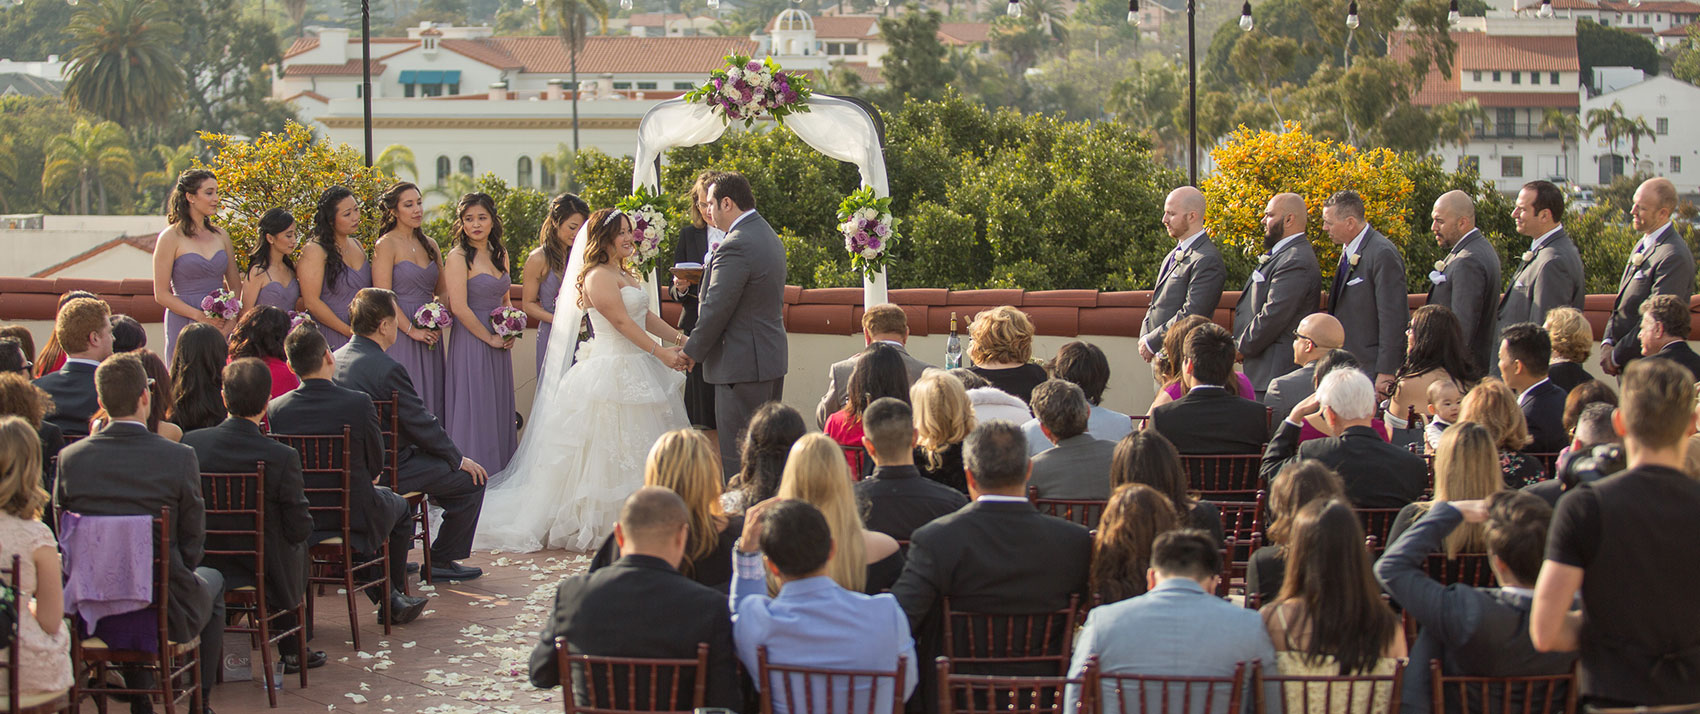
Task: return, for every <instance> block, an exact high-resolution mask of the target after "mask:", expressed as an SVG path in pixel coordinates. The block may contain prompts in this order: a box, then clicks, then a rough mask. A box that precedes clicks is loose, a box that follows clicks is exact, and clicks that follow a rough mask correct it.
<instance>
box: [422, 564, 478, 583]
mask: <svg viewBox="0 0 1700 714" xmlns="http://www.w3.org/2000/svg"><path fill="white" fill-rule="evenodd" d="M483 574H484V571H483V570H479V569H478V568H474V567H472V566H470V565H461V564H460V563H455V562H450V563H449V564H448V565H446V566H436V565H433V566H431V581H432V582H436V581H438V580H472V579H474V578H476V577H478V576H480V575H483Z"/></svg>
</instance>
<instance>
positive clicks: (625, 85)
mask: <svg viewBox="0 0 1700 714" xmlns="http://www.w3.org/2000/svg"><path fill="white" fill-rule="evenodd" d="M614 88H615V89H631V88H632V83H631V82H615V83H614Z"/></svg>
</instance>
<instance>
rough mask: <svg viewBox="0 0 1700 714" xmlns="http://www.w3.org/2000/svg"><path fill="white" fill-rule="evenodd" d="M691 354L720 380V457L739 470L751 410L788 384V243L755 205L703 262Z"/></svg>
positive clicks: (710, 378)
mask: <svg viewBox="0 0 1700 714" xmlns="http://www.w3.org/2000/svg"><path fill="white" fill-rule="evenodd" d="M685 354H686V355H689V356H690V358H691V359H693V360H696V361H698V362H701V363H702V366H703V370H702V375H703V380H704V381H706V382H708V383H709V384H712V385H715V387H714V400H715V401H714V418H715V420H716V421H717V422H718V424H717V426H718V427H719V429H718V430H719V436H720V464H721V468H722V470H723V471H724V473H725V477H726V478H727V479H728V480H730V479H731V478H732V475H733V474H736V473H738V470H739V466H740V460H739V453H738V444H739V437H740V436H742V435H743V431H744V427H745V425H747V424H749V423H750V415H751V414H754V413H755V411H756V409H757V408H759V407H760V406H761V405H763V404H765V403H767V402H770V401H774V400H777V399H779V398H780V397H781V394H782V392H783V391H784V388H785V371H786V368H787V362H786V360H787V359H788V357H787V355H786V338H785V246H784V244H782V243H780V242H779V236H778V235H777V234H775V233H774V232H773V226H770V225H768V224H767V219H765V218H762V217H761V214H758V213H756V212H755V211H754V210H751V211H750V212H749V213H747V214H745V215H743V216H741V217H740V218H739V219H738V220H737V221H735V222H734V223H733V224H732V230H730V231H728V232H727V233H726V240H724V241H722V242H721V243H720V247H718V248H716V249H715V250H714V253H713V254H712V255H710V256H709V258H708V263H707V265H705V266H703V289H702V302H701V304H700V306H699V308H698V313H697V324H696V327H695V328H694V329H692V330H691V337H690V339H689V340H688V341H687V342H685Z"/></svg>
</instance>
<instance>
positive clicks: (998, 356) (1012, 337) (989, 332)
mask: <svg viewBox="0 0 1700 714" xmlns="http://www.w3.org/2000/svg"><path fill="white" fill-rule="evenodd" d="M968 336H969V337H970V338H971V341H970V342H969V344H968V358H969V359H970V360H973V362H974V366H972V367H969V368H968V370H969V371H971V372H973V373H975V374H978V375H980V376H981V377H984V378H985V379H986V381H987V382H990V383H991V385H992V386H994V387H997V388H998V389H1000V390H1003V391H1004V392H1006V393H1008V394H1011V395H1014V396H1015V398H1017V399H1020V400H1021V401H1023V402H1032V401H1033V388H1034V387H1037V386H1039V383H1040V382H1043V381H1045V380H1046V379H1047V378H1049V377H1050V375H1047V374H1045V368H1044V367H1040V366H1039V365H1036V364H1033V363H1031V362H1030V361H1029V360H1032V359H1033V321H1031V320H1029V319H1027V313H1024V312H1022V311H1020V310H1017V309H1015V308H1013V307H1010V306H1008V305H1004V306H1001V307H994V308H992V309H990V310H985V311H982V312H981V313H980V314H978V315H975V316H974V321H973V322H971V323H969V324H968Z"/></svg>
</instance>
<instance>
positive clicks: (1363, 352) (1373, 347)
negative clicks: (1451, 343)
mask: <svg viewBox="0 0 1700 714" xmlns="http://www.w3.org/2000/svg"><path fill="white" fill-rule="evenodd" d="M1322 229H1323V230H1325V231H1327V232H1328V237H1329V238H1330V239H1331V240H1333V241H1334V244H1335V245H1338V246H1341V248H1340V263H1339V265H1338V266H1336V267H1335V269H1334V286H1333V288H1332V289H1330V290H1329V291H1328V312H1329V313H1331V314H1333V315H1334V317H1336V318H1339V320H1340V324H1341V325H1342V326H1344V327H1345V328H1346V351H1348V352H1351V353H1352V354H1353V355H1356V356H1357V358H1358V361H1359V362H1361V363H1362V364H1363V365H1364V367H1365V368H1366V369H1373V370H1375V372H1374V374H1375V388H1376V391H1377V392H1380V393H1383V394H1385V393H1386V392H1387V390H1388V388H1389V387H1390V386H1391V385H1392V384H1393V375H1394V373H1396V372H1398V371H1399V365H1401V364H1404V362H1405V326H1406V325H1408V324H1410V322H1411V304H1410V299H1409V297H1407V295H1406V293H1405V259H1404V257H1402V256H1401V255H1400V253H1399V249H1398V248H1397V247H1395V246H1394V245H1393V243H1392V242H1391V241H1389V240H1387V238H1386V237H1385V236H1383V235H1381V233H1380V232H1379V231H1377V230H1375V229H1374V228H1371V227H1370V225H1369V223H1368V222H1367V221H1365V220H1364V200H1363V198H1362V197H1361V196H1359V195H1358V192H1356V191H1340V192H1338V193H1336V194H1334V195H1332V196H1329V197H1328V200H1327V201H1325V202H1324V203H1323V204H1322Z"/></svg>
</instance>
